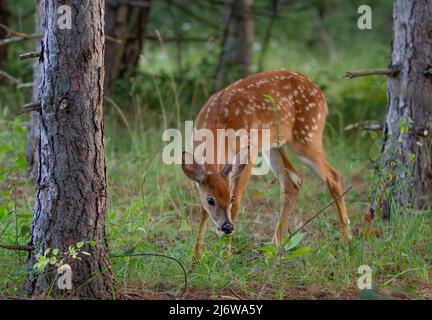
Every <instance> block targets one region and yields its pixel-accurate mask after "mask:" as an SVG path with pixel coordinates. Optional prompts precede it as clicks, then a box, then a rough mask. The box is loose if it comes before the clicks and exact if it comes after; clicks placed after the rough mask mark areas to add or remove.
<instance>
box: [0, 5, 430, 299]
mask: <svg viewBox="0 0 432 320" xmlns="http://www.w3.org/2000/svg"><path fill="white" fill-rule="evenodd" d="M5 3H6V1H4V0H1V1H0V6H1V5H3V4H5ZM120 3H128V4H120ZM248 3H249V4H252V0H250V1H234V3H233V2H232V1H228V0H198V1H188V0H153V1H151V2H147V1H126V2H124V1H123V2H122V1H109V0H107V6H109V5H111V7H110V8H107V10H106V19H108V17H110V15H112V16H114V20H115V19H117V21H116V22H115V23H114V24H113V23H112V22H113V21H114V20H110V21H107V20H106V35H107V37H106V57H107V59H106V61H105V63H106V76H105V77H106V84H105V85H106V87H105V104H104V112H105V133H106V137H105V148H106V149H105V150H106V158H107V179H108V219H109V227H108V231H109V233H108V237H109V241H110V242H109V243H110V252H111V253H112V254H123V253H133V252H158V253H164V254H167V255H170V256H174V257H176V258H178V259H179V260H181V261H182V262H183V263H185V264H188V263H189V261H190V258H191V252H192V247H193V243H194V239H195V235H196V232H197V225H196V224H197V219H198V210H199V206H198V203H199V202H198V198H197V194H196V192H195V191H194V190H193V188H192V186H191V185H190V183H189V182H188V181H187V180H186V178H185V177H184V176H183V174H182V172H181V170H180V169H179V168H178V167H176V166H166V165H163V164H162V163H161V161H160V151H161V149H162V147H163V145H164V143H163V142H162V140H161V137H162V132H163V130H164V129H166V128H175V127H178V128H182V127H183V123H184V121H185V120H194V119H195V117H196V115H197V113H198V112H199V110H200V108H201V107H202V106H203V104H204V103H205V102H206V100H207V99H208V98H209V96H210V95H211V94H212V93H214V92H215V91H216V90H217V89H220V88H222V87H223V86H224V85H226V84H228V83H230V82H232V81H234V80H236V79H238V78H240V77H242V76H244V75H245V74H246V73H255V72H259V71H263V70H272V69H280V68H284V69H288V70H294V71H299V72H302V73H304V74H306V75H307V76H308V77H310V78H311V79H312V81H313V82H315V83H316V84H317V85H319V86H320V87H321V88H322V90H323V91H324V93H325V94H326V97H327V101H328V105H329V109H330V114H329V117H328V121H327V127H326V133H325V144H326V150H327V152H328V157H329V161H330V163H332V165H333V166H335V167H336V168H338V170H340V171H341V173H342V176H343V180H344V183H345V185H346V186H348V185H352V186H353V190H352V191H351V192H350V193H349V194H348V195H347V202H348V203H347V205H348V213H349V215H350V217H351V221H352V227H353V231H354V235H355V238H354V244H353V248H352V251H350V252H347V250H344V249H343V248H341V246H342V244H341V243H340V241H338V239H339V232H338V226H337V218H336V213H335V212H336V210H335V208H333V207H332V208H331V209H330V210H329V213H327V214H325V215H323V216H321V217H319V218H318V219H317V220H316V221H314V223H312V224H311V225H309V226H308V228H307V230H306V232H305V234H304V235H303V237H302V239H301V244H300V245H299V244H297V245H299V246H300V248H302V250H300V251H297V254H294V255H290V256H286V257H285V259H282V260H281V261H280V262H279V264H280V266H281V267H280V268H277V269H276V271H275V272H274V274H271V275H268V274H267V272H265V270H267V269H268V268H269V264H270V262H269V261H270V259H271V257H272V255H273V254H274V247H272V246H271V244H269V243H268V242H269V241H270V239H271V234H272V231H273V228H274V226H275V223H276V217H277V212H278V208H277V201H276V199H277V197H278V184H277V183H274V182H273V177H271V176H265V177H255V178H254V179H253V180H252V181H251V183H250V184H249V187H248V191H247V193H246V195H245V199H247V200H245V201H243V207H242V208H241V213H240V218H239V219H238V220H239V226H238V232H237V233H236V234H235V237H234V251H235V253H234V255H233V258H232V260H231V261H227V260H226V259H225V258H224V255H223V251H224V246H223V241H224V240H223V239H222V240H217V238H216V236H215V234H214V233H211V232H209V233H208V235H207V240H206V249H205V253H204V257H203V261H202V262H201V264H199V265H198V266H197V267H196V268H197V269H196V270H195V271H194V272H193V273H191V274H190V276H189V277H190V278H189V281H190V284H191V286H192V288H193V289H191V290H190V291H189V296H190V297H213V298H214V297H224V296H225V297H227V296H228V297H237V298H238V297H239V296H240V297H243V298H245V297H249V298H250V297H252V298H254V297H255V298H256V297H258V296H259V294H262V295H263V296H264V297H266V298H289V299H291V298H353V297H358V293H357V289H356V279H357V277H358V275H357V268H358V267H359V266H360V265H362V264H369V265H371V266H372V267H373V270H374V272H375V273H374V281H376V282H374V289H376V290H375V291H372V292H371V293H370V295H371V296H372V297H393V298H407V297H426V298H432V296H431V286H430V271H431V256H432V254H431V253H432V248H431V241H430V240H431V234H432V232H431V231H432V229H431V225H430V212H423V213H422V214H418V215H415V216H414V217H413V218H411V219H408V218H407V217H405V216H404V215H395V217H394V218H393V219H392V221H391V222H390V225H389V222H383V221H377V222H376V225H375V229H374V232H373V233H372V234H373V235H372V237H371V239H369V240H365V239H364V238H363V237H362V234H363V231H364V230H363V229H364V222H363V219H362V213H363V212H364V210H365V208H368V204H369V201H370V199H369V197H368V194H369V191H370V186H371V185H373V183H374V181H375V180H374V179H375V177H374V173H373V168H374V161H375V160H377V158H378V157H379V153H380V148H381V146H382V140H381V132H380V131H364V130H361V129H360V127H361V126H360V127H356V126H355V125H353V124H356V123H369V122H371V123H377V124H381V123H382V122H383V117H384V115H385V110H386V104H387V98H386V84H387V82H386V78H385V77H364V78H358V79H353V80H347V79H343V76H344V74H345V73H346V72H347V71H349V70H358V69H370V68H385V67H387V65H388V64H389V61H390V52H391V37H392V32H391V30H392V3H393V1H391V0H382V1H357V0H350V1H340V0H305V1H299V0H279V1H277V0H254V1H253V5H252V7H251V9H250V10H251V14H250V17H249V18H250V19H249V20H248V21H247V22H245V21H242V19H245V17H244V16H242V15H240V16H238V14H237V15H236V14H232V12H237V13H238V12H239V11H238V7H236V6H241V5H245V4H248ZM119 4H120V5H119ZM146 4H148V5H146ZM363 4H368V5H370V6H371V7H372V13H373V28H372V30H359V28H358V26H357V20H358V18H359V16H360V15H359V14H358V13H357V9H358V7H359V6H360V5H363ZM116 5H118V6H116ZM233 8H237V10H234V11H233ZM1 9H2V10H4V9H5V8H4V7H2V8H1ZM7 10H8V12H7V17H8V19H3V17H4V16H3V17H2V23H3V24H5V25H7V26H8V27H9V28H10V30H9V33H7V34H6V35H8V36H11V34H10V32H12V36H16V37H19V36H20V34H19V33H23V34H25V35H24V36H22V38H23V39H21V40H20V41H16V42H13V43H10V44H9V45H8V46H7V47H6V46H0V50H1V51H0V59H1V60H0V65H1V67H0V70H2V74H0V113H1V115H0V167H1V172H0V176H1V181H0V191H1V200H0V242H1V243H9V244H10V243H16V244H24V243H26V242H27V241H28V237H29V233H30V226H31V217H32V210H33V205H34V184H33V182H31V179H30V178H29V168H28V165H27V161H26V145H27V136H28V132H29V124H30V120H29V119H30V117H29V114H28V113H24V114H19V112H20V110H21V107H22V106H23V105H25V104H27V103H29V102H32V82H33V61H32V60H25V61H19V60H18V56H19V55H20V54H21V53H23V52H29V51H34V50H35V40H34V39H26V37H27V38H29V35H33V34H37V33H38V30H36V29H35V15H36V6H35V3H34V2H33V1H30V0H18V1H7ZM3 13H4V11H2V14H3ZM236 23H238V24H239V25H236ZM242 23H243V25H242ZM244 23H247V26H248V28H249V29H247V30H246V29H244ZM236 28H237V29H236ZM3 29H4V28H3ZM0 30H1V29H0ZM11 30H12V31H11ZM239 30H240V31H239ZM4 31H8V30H7V29H6V30H4ZM239 34H240V36H241V37H243V38H242V39H240V40H239V39H235V37H236V36H239ZM232 37H234V39H233V38H232ZM0 38H1V33H0ZM231 41H234V44H233V43H231ZM235 41H237V42H238V43H235ZM245 41H246V42H247V41H251V46H250V51H249V52H248V48H247V45H246V44H247V43H246V44H245ZM0 42H1V39H0ZM36 42H37V40H36ZM236 46H237V47H236ZM245 46H246V48H245ZM239 47H240V49H239ZM6 48H7V50H5V49H6ZM233 48H234V49H233ZM236 48H237V49H236ZM232 50H234V51H235V50H240V51H241V52H243V53H244V52H248V54H246V55H245V54H242V55H241V59H237V58H238V57H236V56H235V53H234V54H233V52H232ZM242 50H243V51H242ZM108 55H110V58H108ZM347 127H348V128H347ZM346 129H350V130H346ZM294 161H295V164H297V167H299V169H300V170H301V173H302V175H303V177H304V181H305V182H304V187H303V188H302V191H301V193H300V196H299V200H298V204H297V209H296V214H295V217H293V219H292V225H293V226H294V225H299V224H301V223H302V222H304V221H305V220H306V219H307V218H308V217H310V216H312V215H313V214H314V213H316V212H317V211H318V210H319V208H321V207H323V206H324V205H325V204H326V203H328V202H329V199H330V197H329V195H328V194H327V192H326V190H325V188H324V186H322V184H321V183H320V182H319V181H318V180H317V179H315V177H314V176H312V175H311V174H310V173H309V172H308V171H307V170H305V169H304V168H302V166H301V165H300V164H298V162H297V161H296V160H294ZM428 221H429V222H428ZM25 259H26V254H25V253H23V252H11V251H0V297H1V295H4V296H7V295H19V294H20V290H21V289H20V285H19V284H20V283H21V282H22V280H23V278H24V277H25V274H26V265H25ZM112 260H113V266H114V275H115V280H116V281H117V283H118V284H119V285H120V286H121V287H122V288H124V291H125V292H128V293H129V294H130V296H131V297H135V296H138V297H154V298H160V297H161V298H164V297H166V296H167V295H166V293H167V292H169V293H170V294H175V293H173V292H175V291H176V290H178V288H179V287H181V285H182V273H181V270H179V269H178V266H177V265H175V264H173V263H172V262H170V261H165V260H163V259H157V258H149V257H142V258H128V259H121V260H120V259H115V258H113V259H112ZM266 277H270V279H271V281H270V285H269V286H268V287H267V288H266V290H265V291H264V292H262V290H261V289H262V284H263V283H265V282H266V281H267V279H266Z"/></svg>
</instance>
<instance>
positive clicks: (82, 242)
mask: <svg viewBox="0 0 432 320" xmlns="http://www.w3.org/2000/svg"><path fill="white" fill-rule="evenodd" d="M83 245H84V241H80V242H77V244H76V247H77V248H78V249H79V248H81V247H82V246H83Z"/></svg>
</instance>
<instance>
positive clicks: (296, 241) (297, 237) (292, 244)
mask: <svg viewBox="0 0 432 320" xmlns="http://www.w3.org/2000/svg"><path fill="white" fill-rule="evenodd" d="M304 236H305V234H304V233H297V234H295V235H294V236H293V237H292V238H291V239H290V240H289V241H288V242H287V243H286V244H285V247H284V249H285V250H286V251H289V250H291V249H293V248H295V247H297V246H298V244H299V243H300V241H302V239H303V238H304Z"/></svg>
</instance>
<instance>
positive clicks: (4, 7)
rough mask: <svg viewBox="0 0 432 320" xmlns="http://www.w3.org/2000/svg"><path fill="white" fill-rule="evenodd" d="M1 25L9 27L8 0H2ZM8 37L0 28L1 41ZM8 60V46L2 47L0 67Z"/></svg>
mask: <svg viewBox="0 0 432 320" xmlns="http://www.w3.org/2000/svg"><path fill="white" fill-rule="evenodd" d="M0 23H3V24H4V25H9V10H8V8H7V0H0ZM6 36H7V32H6V30H4V29H3V28H0V39H4V38H6ZM6 58H7V46H0V66H2V65H3V64H4V62H5V60H6Z"/></svg>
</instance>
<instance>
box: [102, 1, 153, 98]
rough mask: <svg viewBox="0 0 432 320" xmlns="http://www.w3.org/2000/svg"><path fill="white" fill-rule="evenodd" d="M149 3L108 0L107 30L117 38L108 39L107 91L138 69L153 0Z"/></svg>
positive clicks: (106, 59) (108, 33) (106, 53)
mask: <svg viewBox="0 0 432 320" xmlns="http://www.w3.org/2000/svg"><path fill="white" fill-rule="evenodd" d="M144 4H147V5H145V6H140V7H133V6H130V5H129V4H126V3H125V2H124V1H119V0H107V2H106V18H105V22H106V25H105V33H106V35H107V36H109V37H112V38H114V39H116V40H120V41H121V43H118V42H117V41H107V44H106V51H105V61H106V62H107V63H106V65H107V68H106V70H105V73H106V74H105V91H106V93H108V92H109V91H111V90H112V89H113V88H114V83H115V81H116V80H117V79H118V78H120V77H124V76H126V75H131V74H133V73H135V71H136V67H137V66H138V61H139V56H140V54H141V52H142V50H143V48H144V41H145V37H146V27H147V23H148V16H149V14H150V9H151V4H152V1H151V0H148V1H145V2H144Z"/></svg>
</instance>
